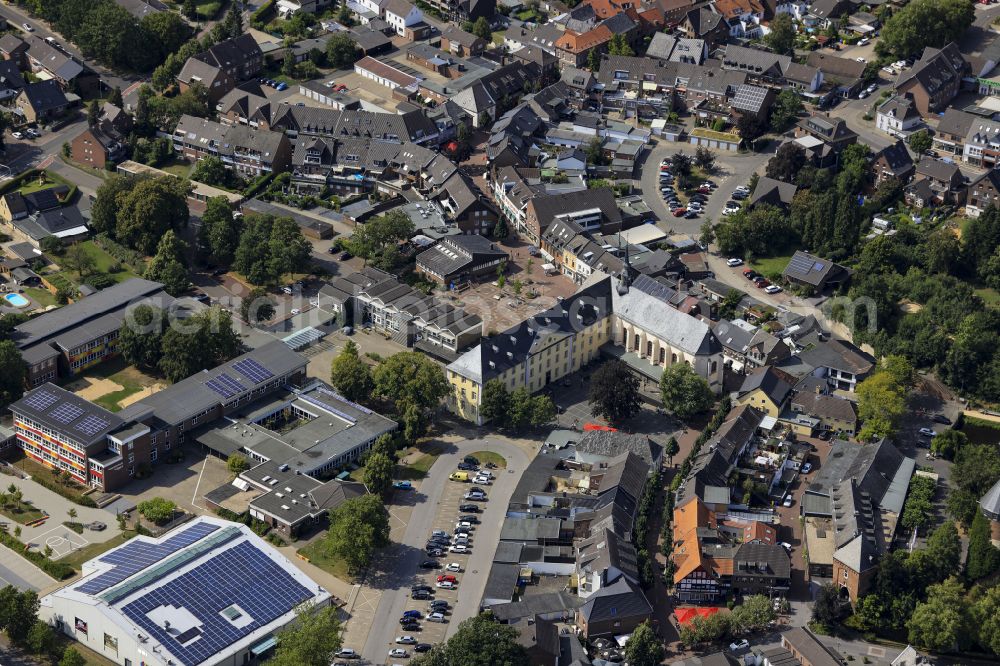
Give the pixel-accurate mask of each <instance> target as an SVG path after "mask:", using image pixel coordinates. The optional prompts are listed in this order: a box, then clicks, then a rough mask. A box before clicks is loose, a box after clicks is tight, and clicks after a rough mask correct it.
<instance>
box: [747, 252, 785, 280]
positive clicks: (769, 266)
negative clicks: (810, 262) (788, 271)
mask: <svg viewBox="0 0 1000 666" xmlns="http://www.w3.org/2000/svg"><path fill="white" fill-rule="evenodd" d="M791 258H792V255H790V254H788V255H784V256H779V257H763V258H759V259H754V260H753V261H751V262H750V268H752V269H754V270H755V271H757V272H758V273H763V274H764V275H781V273H782V272H783V271H784V270H785V266H787V265H788V262H789V261H790V260H791Z"/></svg>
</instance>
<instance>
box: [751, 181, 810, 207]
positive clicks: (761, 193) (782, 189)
mask: <svg viewBox="0 0 1000 666" xmlns="http://www.w3.org/2000/svg"><path fill="white" fill-rule="evenodd" d="M797 190H798V186H797V185H795V184H794V183H786V182H784V181H781V180H776V179H774V178H769V177H767V176H762V177H761V178H759V179H758V180H757V185H756V186H755V187H754V190H753V194H752V195H751V197H750V202H749V204H748V205H750V206H756V205H757V204H759V203H766V204H771V205H772V206H790V205H792V199H794V198H795V192H796V191H797Z"/></svg>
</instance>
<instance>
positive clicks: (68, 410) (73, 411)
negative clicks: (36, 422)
mask: <svg viewBox="0 0 1000 666" xmlns="http://www.w3.org/2000/svg"><path fill="white" fill-rule="evenodd" d="M82 415H83V408H81V407H79V406H77V405H74V404H73V403H70V402H64V403H62V404H61V405H59V406H58V407H56V408H55V409H53V410H52V412H51V414H50V416H52V418H54V419H55V420H56V421H59V423H69V422H70V421H73V420H75V419H78V418H80V416H82Z"/></svg>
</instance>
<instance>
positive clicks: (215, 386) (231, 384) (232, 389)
mask: <svg viewBox="0 0 1000 666" xmlns="http://www.w3.org/2000/svg"><path fill="white" fill-rule="evenodd" d="M205 386H207V387H208V388H210V389H212V390H213V391H215V392H216V393H218V394H219V395H221V396H222V397H223V398H231V397H233V396H234V395H236V394H238V393H244V392H245V391H246V390H247V387H246V386H243V384H240V383H239V382H238V381H236V380H235V379H233V378H232V377H230V376H229V375H227V374H226V373H222V374H221V375H219V376H217V377H215V378H214V379H209V380H208V381H207V382H205Z"/></svg>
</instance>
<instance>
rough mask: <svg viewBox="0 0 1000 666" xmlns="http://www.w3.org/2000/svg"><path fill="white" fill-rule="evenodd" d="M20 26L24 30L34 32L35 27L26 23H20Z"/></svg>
mask: <svg viewBox="0 0 1000 666" xmlns="http://www.w3.org/2000/svg"><path fill="white" fill-rule="evenodd" d="M21 27H22V28H24V31H25V32H34V31H35V29H34V28H32V27H31V25H29V24H28V23H22V24H21Z"/></svg>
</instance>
